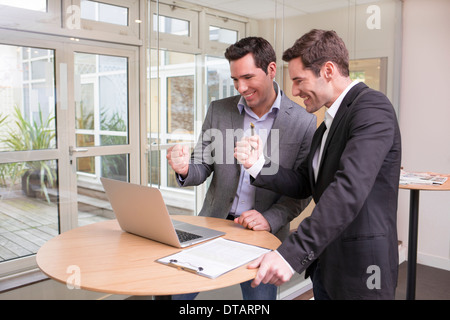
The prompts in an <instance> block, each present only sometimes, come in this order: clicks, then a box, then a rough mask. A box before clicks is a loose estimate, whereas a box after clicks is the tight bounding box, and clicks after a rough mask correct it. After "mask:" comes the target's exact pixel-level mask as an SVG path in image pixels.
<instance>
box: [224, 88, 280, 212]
mask: <svg viewBox="0 0 450 320" xmlns="http://www.w3.org/2000/svg"><path fill="white" fill-rule="evenodd" d="M273 87H274V89H275V92H276V93H277V98H276V99H275V102H274V103H273V105H272V107H271V108H270V110H269V112H267V113H266V114H264V115H263V116H262V117H261V118H260V117H258V116H257V115H256V114H255V113H254V112H253V110H252V109H251V108H250V107H249V106H247V103H246V101H245V99H244V97H241V99H240V100H239V103H238V105H237V108H238V109H239V112H240V113H241V114H242V112H244V113H245V114H244V128H243V129H244V132H245V135H246V136H250V135H251V130H250V123H251V122H252V123H253V124H254V125H255V134H257V135H259V136H260V138H261V140H262V142H263V144H265V143H266V141H267V137H268V136H269V133H270V130H271V129H272V125H273V122H274V121H275V118H276V117H277V114H278V111H279V110H280V104H281V91H280V87H279V85H278V84H277V83H276V82H275V81H274V82H273ZM255 190H256V188H255V187H254V186H252V185H251V183H250V175H249V174H248V172H247V171H246V170H244V168H242V166H241V174H240V177H239V185H238V188H237V190H236V196H235V197H234V201H233V205H232V206H231V210H230V213H231V214H234V215H235V216H239V215H241V214H242V213H243V212H245V211H248V210H252V209H254V205H255Z"/></svg>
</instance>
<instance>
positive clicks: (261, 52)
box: [225, 37, 277, 74]
mask: <svg viewBox="0 0 450 320" xmlns="http://www.w3.org/2000/svg"><path fill="white" fill-rule="evenodd" d="M249 53H251V54H253V59H254V60H255V65H256V67H258V68H260V69H262V70H263V71H264V72H265V73H266V74H267V73H268V72H267V69H268V67H269V64H270V63H271V62H276V61H277V56H276V54H275V50H274V49H273V47H272V45H271V44H270V43H269V42H268V41H267V40H266V39H264V38H261V37H247V38H243V39H241V40H239V41H238V42H236V43H235V44H232V45H231V46H229V47H228V48H227V50H226V51H225V58H227V60H228V62H231V61H234V60H238V59H240V58H242V57H244V56H246V55H247V54H249Z"/></svg>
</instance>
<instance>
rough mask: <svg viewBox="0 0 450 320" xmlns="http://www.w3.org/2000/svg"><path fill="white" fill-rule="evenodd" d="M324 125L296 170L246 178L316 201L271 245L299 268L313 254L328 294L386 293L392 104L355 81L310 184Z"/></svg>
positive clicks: (391, 227) (396, 162)
mask: <svg viewBox="0 0 450 320" xmlns="http://www.w3.org/2000/svg"><path fill="white" fill-rule="evenodd" d="M323 131H324V124H322V125H321V126H320V127H319V128H318V129H317V131H316V133H315V135H314V137H313V141H312V143H311V151H310V153H309V155H308V157H307V159H306V160H305V161H304V162H303V163H302V165H301V166H300V167H299V168H298V169H297V170H288V169H285V168H282V167H280V168H279V171H278V172H277V174H276V175H262V174H260V175H258V177H257V178H256V179H255V180H254V182H253V183H254V184H255V185H256V186H259V187H264V188H270V189H272V190H274V191H276V192H280V193H283V194H285V195H288V196H291V197H297V198H304V197H307V196H309V195H312V196H313V198H314V200H315V202H316V207H315V208H314V210H313V212H312V214H311V216H310V217H309V218H307V219H305V220H304V221H302V223H301V224H300V225H299V227H298V230H297V231H296V232H295V233H293V234H292V235H291V236H290V237H289V238H288V239H286V240H285V241H284V242H283V243H282V245H281V246H280V247H279V248H278V251H279V252H280V253H281V255H282V256H283V257H284V258H285V259H286V260H287V262H288V263H289V264H290V265H291V266H292V267H293V268H294V269H295V270H296V271H297V272H299V273H300V272H302V271H304V270H305V269H306V268H308V267H310V266H311V265H312V264H313V263H314V262H315V261H316V260H317V259H318V260H319V263H320V268H321V275H322V282H323V284H324V286H325V289H326V290H327V293H328V294H329V295H330V297H331V298H334V299H393V298H394V295H395V287H396V284H397V274H398V242H397V226H396V223H397V198H398V183H399V175H400V160H401V139H400V131H399V127H398V122H397V117H396V114H395V112H394V109H393V107H392V105H391V103H390V102H389V100H388V99H387V98H386V97H385V96H384V95H383V94H382V93H380V92H377V91H375V90H372V89H370V88H368V87H367V86H366V85H365V84H363V83H359V84H357V85H356V86H354V87H353V88H352V89H351V90H350V91H349V92H348V93H347V95H346V96H345V98H344V100H343V101H342V103H341V105H340V107H339V110H338V111H337V114H336V116H335V118H334V120H333V123H332V125H331V128H330V132H329V133H328V137H327V141H326V144H325V147H324V154H323V156H322V161H321V164H320V167H319V174H318V177H317V182H315V181H314V174H313V170H312V159H313V156H314V153H315V151H316V149H317V148H318V147H319V146H320V141H321V137H322V134H323ZM269 165H270V164H269ZM307 273H308V272H307Z"/></svg>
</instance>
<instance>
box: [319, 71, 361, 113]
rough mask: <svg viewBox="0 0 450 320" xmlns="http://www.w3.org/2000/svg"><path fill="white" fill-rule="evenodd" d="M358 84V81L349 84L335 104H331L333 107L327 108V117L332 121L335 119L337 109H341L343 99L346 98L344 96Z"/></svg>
mask: <svg viewBox="0 0 450 320" xmlns="http://www.w3.org/2000/svg"><path fill="white" fill-rule="evenodd" d="M356 84H358V81H356V80H355V81H353V82H352V83H350V84H349V85H348V87H347V88H345V90H344V91H343V92H342V93H341V94H340V95H339V97H338V98H337V99H336V101H334V102H333V104H332V105H331V107H329V108H328V109H327V110H326V114H327V115H328V116H327V118H328V119H331V121H332V120H333V119H334V117H335V116H336V113H337V111H338V110H339V106H340V105H341V103H342V100H344V97H345V96H346V95H347V93H348V92H349V91H350V89H351V88H353V87H354V86H355V85H356Z"/></svg>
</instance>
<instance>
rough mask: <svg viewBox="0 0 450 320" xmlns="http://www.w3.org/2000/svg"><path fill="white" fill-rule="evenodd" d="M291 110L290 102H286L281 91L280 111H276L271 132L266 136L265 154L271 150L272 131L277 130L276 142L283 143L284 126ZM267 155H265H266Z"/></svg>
mask: <svg viewBox="0 0 450 320" xmlns="http://www.w3.org/2000/svg"><path fill="white" fill-rule="evenodd" d="M292 108H293V105H292V103H290V100H288V99H287V98H286V97H285V95H284V94H283V92H282V91H281V103H280V109H279V110H278V114H277V117H276V118H275V120H274V122H273V125H272V130H270V132H269V135H268V136H267V142H266V146H265V147H264V149H265V150H264V151H265V152H267V150H270V151H271V153H272V152H273V150H272V132H273V130H278V133H279V135H278V139H277V140H278V141H277V143H278V144H279V143H280V141H283V135H284V134H285V131H286V130H285V126H284V124H285V123H287V122H288V120H289V116H290V114H291V109H292ZM266 154H267V153H266Z"/></svg>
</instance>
